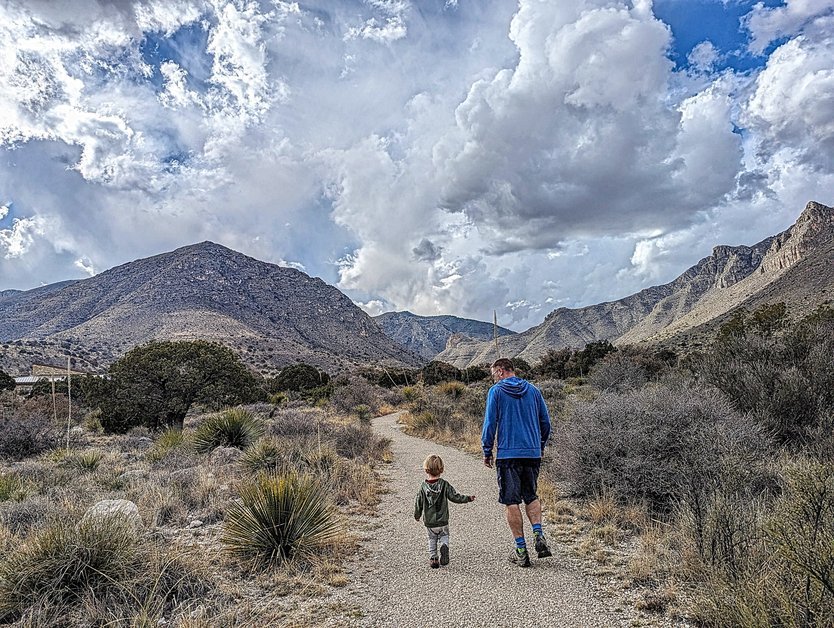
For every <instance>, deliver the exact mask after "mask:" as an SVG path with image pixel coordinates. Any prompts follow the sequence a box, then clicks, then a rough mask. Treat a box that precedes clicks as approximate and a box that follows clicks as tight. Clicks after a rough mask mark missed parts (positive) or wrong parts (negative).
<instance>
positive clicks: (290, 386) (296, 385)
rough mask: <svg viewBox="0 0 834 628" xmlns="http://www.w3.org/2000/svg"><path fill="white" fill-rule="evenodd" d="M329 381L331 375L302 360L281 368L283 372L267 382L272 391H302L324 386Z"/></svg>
mask: <svg viewBox="0 0 834 628" xmlns="http://www.w3.org/2000/svg"><path fill="white" fill-rule="evenodd" d="M329 381H330V375H328V374H327V373H325V372H324V371H319V370H318V369H317V368H316V367H314V366H310V365H309V364H304V363H303V362H301V363H299V364H293V365H291V366H287V367H285V368H283V369H281V372H280V373H278V375H277V376H276V377H274V378H272V379H271V380H270V381H269V382H268V383H267V390H269V392H271V393H275V392H286V391H295V392H300V391H304V390H310V389H312V388H318V387H319V386H324V385H325V384H327V382H329Z"/></svg>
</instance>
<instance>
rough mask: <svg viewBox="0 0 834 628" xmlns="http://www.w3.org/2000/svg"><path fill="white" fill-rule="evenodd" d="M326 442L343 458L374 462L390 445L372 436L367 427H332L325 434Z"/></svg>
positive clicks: (385, 440)
mask: <svg viewBox="0 0 834 628" xmlns="http://www.w3.org/2000/svg"><path fill="white" fill-rule="evenodd" d="M326 438H327V441H328V442H330V443H332V444H333V447H334V448H335V450H336V453H338V454H339V455H340V456H342V457H343V458H351V459H357V460H365V461H367V462H376V461H378V460H379V459H380V457H381V453H382V451H383V450H385V448H386V447H387V446H388V444H389V443H390V440H389V439H387V438H381V437H379V436H377V435H376V434H374V432H373V430H372V429H371V428H370V426H368V425H361V424H360V425H332V426H330V427H329V428H328V429H327V432H326Z"/></svg>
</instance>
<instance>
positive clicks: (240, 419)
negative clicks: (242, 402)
mask: <svg viewBox="0 0 834 628" xmlns="http://www.w3.org/2000/svg"><path fill="white" fill-rule="evenodd" d="M263 433H264V426H263V423H262V422H261V421H260V420H258V419H257V418H255V416H254V415H253V414H252V413H251V412H249V411H248V410H245V409H243V408H231V409H229V410H225V411H223V412H221V413H219V414H214V415H212V416H210V417H208V418H207V419H206V420H205V421H203V422H202V423H201V424H200V426H199V427H198V428H197V430H196V431H195V432H194V449H196V450H197V451H198V452H199V453H201V454H204V453H209V452H210V451H212V450H213V449H215V448H216V447H237V448H238V449H245V448H246V447H248V446H249V445H251V444H252V443H254V442H255V441H256V440H258V439H259V438H260V437H261V436H263Z"/></svg>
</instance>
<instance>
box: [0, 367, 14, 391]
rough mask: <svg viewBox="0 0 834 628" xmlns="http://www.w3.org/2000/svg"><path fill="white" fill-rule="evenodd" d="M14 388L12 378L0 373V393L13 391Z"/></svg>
mask: <svg viewBox="0 0 834 628" xmlns="http://www.w3.org/2000/svg"><path fill="white" fill-rule="evenodd" d="M14 387H15V383H14V377H12V376H11V375H9V374H8V373H5V372H3V371H0V391H4V390H14Z"/></svg>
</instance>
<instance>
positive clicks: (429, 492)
mask: <svg viewBox="0 0 834 628" xmlns="http://www.w3.org/2000/svg"><path fill="white" fill-rule="evenodd" d="M422 490H423V495H425V496H426V500H427V501H428V502H429V504H434V503H435V502H437V501H438V500H439V499H440V498H441V497H442V496H443V480H438V481H437V482H427V481H423V486H422Z"/></svg>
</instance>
